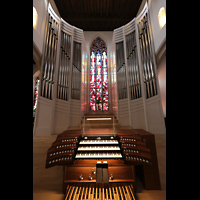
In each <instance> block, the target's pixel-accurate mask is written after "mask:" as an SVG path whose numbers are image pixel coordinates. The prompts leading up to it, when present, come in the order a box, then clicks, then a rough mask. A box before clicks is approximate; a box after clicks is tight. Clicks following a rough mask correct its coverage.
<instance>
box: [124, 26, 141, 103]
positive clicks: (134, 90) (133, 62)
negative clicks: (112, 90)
mask: <svg viewBox="0 0 200 200" xmlns="http://www.w3.org/2000/svg"><path fill="white" fill-rule="evenodd" d="M135 39H136V36H135V30H134V31H133V32H131V33H129V34H128V35H126V48H127V63H128V72H129V77H128V78H129V87H130V88H129V92H130V98H131V100H132V99H137V98H140V97H141V88H140V87H141V86H140V78H139V70H138V58H137V49H136V47H137V46H136V40H135Z"/></svg>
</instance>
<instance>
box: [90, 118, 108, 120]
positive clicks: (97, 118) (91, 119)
mask: <svg viewBox="0 0 200 200" xmlns="http://www.w3.org/2000/svg"><path fill="white" fill-rule="evenodd" d="M111 119H112V118H87V120H111Z"/></svg>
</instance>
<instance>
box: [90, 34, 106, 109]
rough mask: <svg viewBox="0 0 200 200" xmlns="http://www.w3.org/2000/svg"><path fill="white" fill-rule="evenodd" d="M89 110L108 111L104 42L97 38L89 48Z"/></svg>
mask: <svg viewBox="0 0 200 200" xmlns="http://www.w3.org/2000/svg"><path fill="white" fill-rule="evenodd" d="M90 52H91V54H90V110H91V111H98V110H101V111H108V68H107V48H106V44H105V42H104V41H103V40H102V39H101V38H100V37H97V38H96V39H95V40H94V41H93V43H92V45H91V48H90Z"/></svg>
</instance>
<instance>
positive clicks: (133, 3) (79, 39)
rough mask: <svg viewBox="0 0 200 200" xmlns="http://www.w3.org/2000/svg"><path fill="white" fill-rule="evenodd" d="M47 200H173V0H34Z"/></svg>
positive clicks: (38, 124)
mask: <svg viewBox="0 0 200 200" xmlns="http://www.w3.org/2000/svg"><path fill="white" fill-rule="evenodd" d="M43 199H48V200H79V199H88V200H90V199H92V200H113V199H118V200H129V199H130V200H131V199H132V200H165V199H166V1H164V0H163V1H159V0H79V1H77V0H33V200H43Z"/></svg>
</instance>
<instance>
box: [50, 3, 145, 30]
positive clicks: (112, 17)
mask: <svg viewBox="0 0 200 200" xmlns="http://www.w3.org/2000/svg"><path fill="white" fill-rule="evenodd" d="M54 1H55V4H56V6H57V8H58V11H59V13H60V15H61V17H62V18H63V19H64V20H65V21H66V22H67V23H69V24H71V25H73V26H76V27H77V28H81V29H83V30H84V31H113V30H114V29H116V28H119V27H121V26H123V25H125V24H126V23H128V22H129V21H131V20H132V19H133V18H134V17H135V16H136V14H137V11H138V9H139V7H140V4H141V2H142V0H54Z"/></svg>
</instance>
